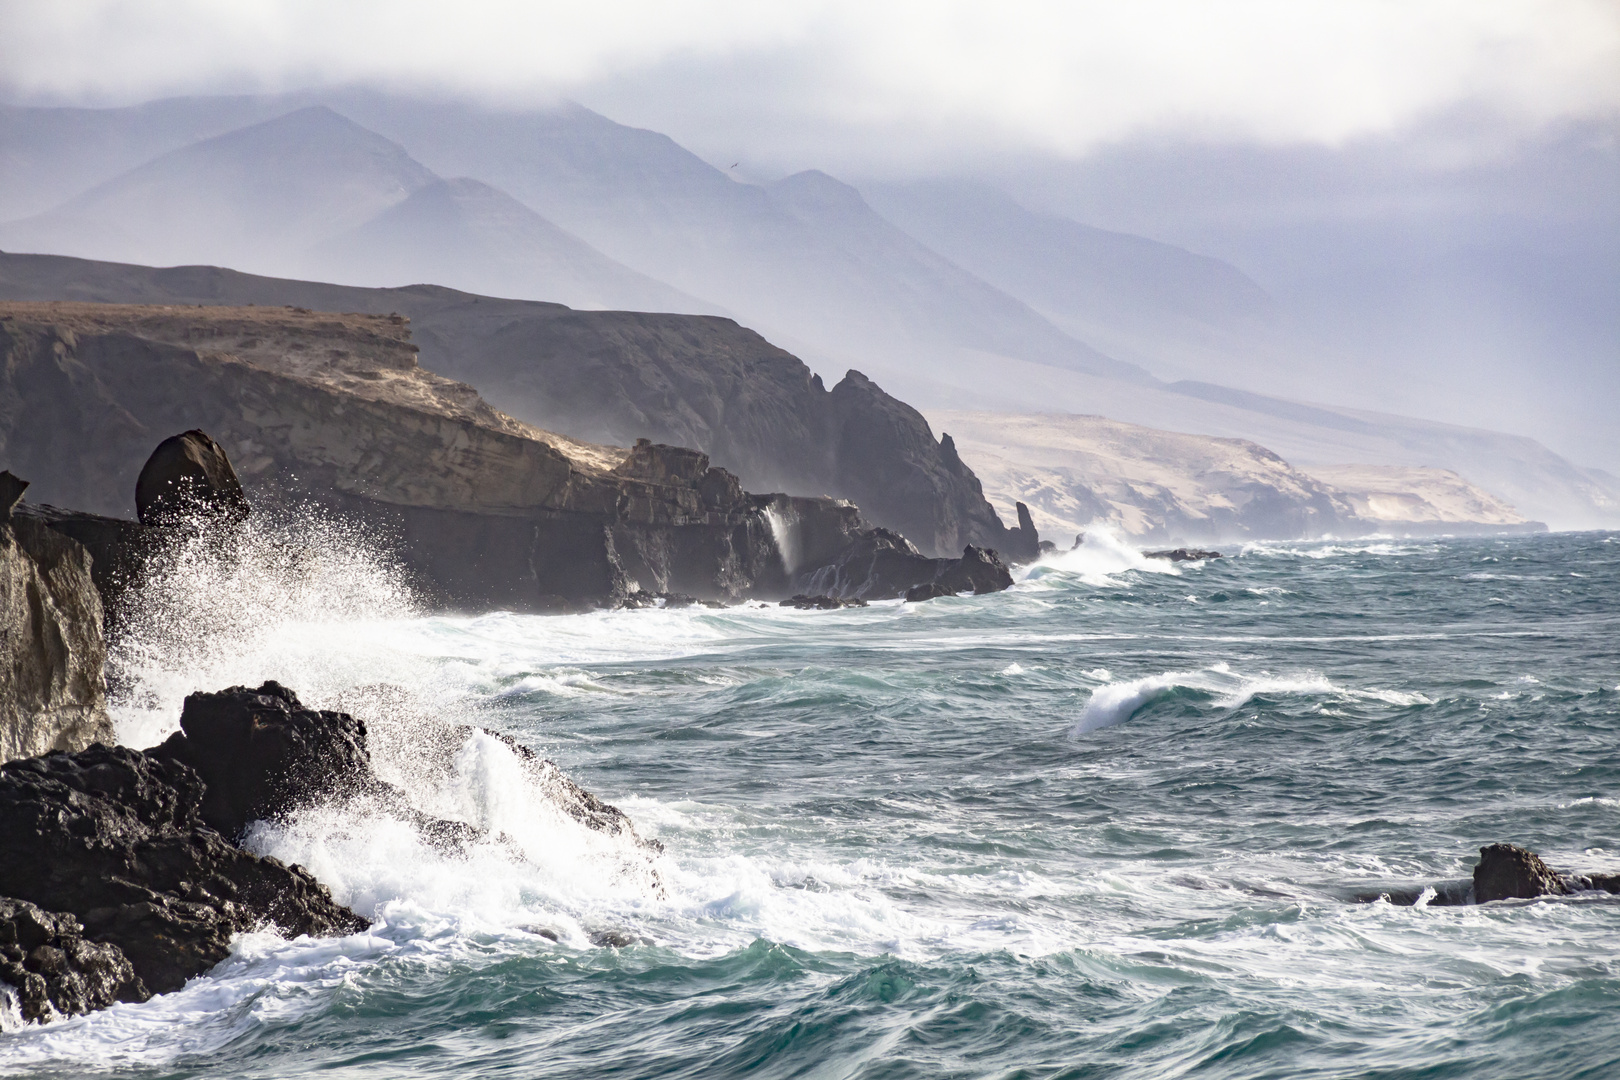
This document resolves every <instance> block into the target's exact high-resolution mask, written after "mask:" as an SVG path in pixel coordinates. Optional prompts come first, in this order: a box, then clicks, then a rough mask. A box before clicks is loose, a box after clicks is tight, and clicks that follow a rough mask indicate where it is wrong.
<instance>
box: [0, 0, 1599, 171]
mask: <svg viewBox="0 0 1620 1080" xmlns="http://www.w3.org/2000/svg"><path fill="white" fill-rule="evenodd" d="M355 81H359V82H371V83H380V84H386V85H391V86H396V87H401V86H403V87H414V88H420V89H424V90H433V91H439V92H443V91H449V92H452V93H456V94H465V95H471V96H477V97H482V98H487V99H494V100H498V101H510V102H512V103H514V104H518V103H522V104H534V103H538V102H540V101H543V100H546V99H547V98H548V97H555V96H570V97H574V98H577V99H579V100H583V101H585V102H586V103H588V104H592V105H593V106H596V107H598V108H601V109H603V110H604V111H607V112H609V113H610V114H611V115H614V116H615V118H617V119H621V120H624V121H627V122H632V123H640V124H645V125H647V126H653V127H657V128H659V129H660V130H666V131H669V132H670V133H671V134H673V135H675V136H676V137H677V138H679V139H682V140H683V141H687V142H689V143H692V144H695V148H699V149H703V150H712V151H713V152H716V153H720V152H723V150H724V149H725V148H729V147H732V146H736V147H738V148H744V147H746V148H747V149H748V150H749V151H750V152H752V153H753V154H754V155H756V157H758V158H760V159H761V160H762V161H768V160H771V159H775V158H782V157H784V156H801V155H802V156H807V157H818V156H819V159H820V160H823V161H825V162H826V163H827V164H829V165H833V166H854V167H861V166H866V167H870V168H875V169H881V168H883V167H884V166H885V163H886V162H888V163H891V164H896V165H903V164H904V163H906V162H908V161H933V162H935V163H938V160H939V159H940V158H952V157H957V156H960V155H963V154H972V153H974V152H975V151H983V150H996V151H1009V150H1011V151H1018V150H1025V151H1034V152H1038V153H1044V154H1053V153H1055V154H1058V155H1062V156H1077V155H1083V154H1084V153H1085V152H1087V151H1088V150H1090V149H1091V148H1093V147H1095V146H1096V145H1097V144H1099V143H1101V142H1110V141H1119V140H1124V139H1129V138H1137V137H1150V138H1157V137H1168V138H1176V139H1180V138H1186V137H1189V136H1190V137H1192V138H1194V139H1196V140H1200V141H1217V142H1262V143H1270V144H1278V143H1299V142H1304V143H1316V144H1326V145H1335V144H1339V143H1342V142H1344V141H1345V140H1350V139H1354V138H1357V137H1365V136H1368V135H1377V134H1379V133H1385V132H1394V131H1398V130H1401V129H1403V128H1406V127H1410V126H1412V125H1414V124H1420V123H1423V122H1425V121H1426V120H1427V119H1428V118H1431V117H1434V116H1436V115H1442V114H1448V113H1457V112H1459V111H1463V112H1471V113H1477V114H1480V115H1488V116H1490V117H1491V118H1492V120H1493V125H1494V126H1495V127H1498V128H1500V127H1506V128H1509V129H1534V128H1536V127H1538V126H1540V125H1543V124H1545V123H1546V122H1548V121H1553V120H1559V119H1567V118H1580V117H1590V116H1594V115H1602V114H1613V113H1615V112H1616V111H1620V3H1616V2H1615V0H1340V2H1336V3H1332V2H1311V0H1227V2H1216V0H1133V2H1129V3H1123V2H1119V0H1107V2H1093V0H1068V2H1055V3H1054V2H1040V0H1022V2H1020V0H999V2H996V3H988V2H978V3H962V2H950V0H917V2H905V0H889V2H882V0H878V2H874V0H797V2H794V0H787V2H770V3H760V2H758V0H698V2H687V3H670V2H668V0H618V2H614V0H594V2H592V3H581V2H579V0H566V2H561V3H554V2H545V0H538V2H537V0H527V2H524V0H458V2H455V3H449V2H445V0H351V2H341V0H5V2H4V3H0V93H3V94H4V95H5V96H6V97H8V98H10V99H11V100H13V101H36V102H44V101H54V102H74V103H86V104H89V103H124V102H134V101H139V100H145V99H148V98H151V97H155V96H160V95H167V94H177V93H192V92H215V91H222V90H265V89H290V88H296V87H303V86H309V85H319V84H332V83H343V82H355ZM823 151H825V152H823ZM829 155H830V156H829ZM852 158H859V159H862V160H851V159H852Z"/></svg>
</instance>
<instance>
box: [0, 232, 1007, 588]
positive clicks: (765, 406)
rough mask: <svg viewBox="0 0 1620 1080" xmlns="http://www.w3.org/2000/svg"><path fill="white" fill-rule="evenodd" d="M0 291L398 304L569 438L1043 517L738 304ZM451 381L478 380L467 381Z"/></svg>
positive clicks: (182, 273) (485, 390) (868, 386)
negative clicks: (815, 366) (714, 307)
mask: <svg viewBox="0 0 1620 1080" xmlns="http://www.w3.org/2000/svg"><path fill="white" fill-rule="evenodd" d="M0 299H8V300H28V301H45V300H61V301H67V300H83V301H98V302H102V303H115V304H168V305H185V306H187V307H188V308H190V309H191V310H193V311H195V306H197V305H207V306H208V307H209V308H213V307H214V306H216V305H220V306H229V305H236V306H245V305H253V304H257V305H261V306H266V305H268V306H272V307H281V306H285V305H291V306H294V307H299V308H308V309H313V310H317V311H348V312H366V313H371V314H374V315H383V316H390V315H393V314H398V315H400V316H403V317H406V318H408V319H409V320H410V329H411V331H412V335H411V340H412V342H414V344H415V345H417V346H419V347H420V349H421V354H420V359H421V362H422V363H423V364H424V365H425V366H426V367H427V368H428V369H431V370H432V371H435V372H439V373H442V374H443V375H446V376H450V377H451V378H453V379H458V380H464V381H465V382H467V383H472V384H473V385H476V386H477V387H478V390H479V393H481V394H482V395H483V398H484V399H487V401H488V402H489V403H490V405H491V406H493V408H494V409H499V410H501V412H502V413H503V414H505V415H507V416H509V417H516V418H517V419H518V420H520V421H526V422H528V424H535V425H538V426H539V427H540V428H541V429H543V430H546V431H548V432H551V433H553V434H551V435H548V438H550V439H551V440H553V442H554V444H557V445H559V446H560V445H562V444H563V443H567V442H570V441H572V440H586V441H591V442H598V443H620V444H628V443H629V442H631V441H632V440H634V439H637V438H649V439H651V440H652V441H654V442H661V443H666V444H670V445H678V446H688V447H692V448H694V449H697V450H700V451H703V452H704V453H706V454H708V455H709V456H710V458H711V463H712V464H713V465H715V466H718V467H721V468H724V469H726V470H727V471H729V472H731V473H733V474H734V475H736V476H737V477H738V478H739V480H740V482H741V484H742V486H743V487H744V488H745V489H748V490H752V491H786V492H789V493H792V494H795V495H800V496H820V495H826V496H829V497H831V498H834V499H842V500H847V501H851V502H854V503H855V504H856V505H858V506H859V507H860V508H861V514H862V517H863V518H864V519H865V520H867V521H868V522H870V523H872V524H874V525H878V526H882V527H885V528H889V529H892V530H895V531H898V532H900V533H903V534H904V535H906V536H907V537H908V538H910V539H911V540H912V541H913V542H914V543H915V544H916V545H917V546H918V548H919V549H921V550H922V551H923V553H924V554H929V555H940V556H953V557H954V556H956V555H959V554H960V553H961V550H962V548H963V547H964V546H966V545H968V544H974V545H980V546H987V547H991V548H994V549H996V550H998V551H1000V552H1001V553H1002V554H1004V555H1006V556H1007V557H1008V558H1010V559H1014V560H1020V561H1024V560H1030V559H1033V558H1034V557H1035V556H1036V554H1037V538H1036V537H1035V536H1034V533H1033V530H1028V531H1025V530H1021V529H1020V528H1018V527H1016V526H1014V527H1011V528H1009V527H1007V526H1005V525H1004V524H1003V523H1002V521H1001V519H1000V518H999V517H998V516H997V513H996V511H995V509H994V508H993V507H992V506H991V504H990V503H989V502H988V501H987V500H986V498H985V496H984V492H983V490H982V488H981V487H980V484H979V481H978V479H977V477H975V476H974V475H973V471H972V469H970V468H969V467H968V466H967V465H966V464H965V463H964V462H963V461H962V460H961V458H960V457H959V456H958V455H957V454H956V451H955V446H954V444H953V443H952V442H951V440H950V438H949V437H948V436H940V437H937V438H936V437H935V435H934V433H933V431H932V430H931V429H930V427H929V425H928V421H927V420H926V419H925V418H924V417H923V416H922V414H921V413H919V412H918V411H917V410H916V409H914V408H912V407H911V406H909V405H907V404H905V403H904V402H902V401H900V400H898V399H896V398H894V397H892V396H891V395H889V394H887V393H885V392H884V391H883V390H882V389H881V388H880V387H878V386H877V385H876V384H875V383H873V382H872V381H871V380H869V379H867V378H866V377H865V376H864V375H861V374H860V373H859V372H850V373H849V374H847V375H846V376H845V377H844V378H843V380H842V381H841V382H839V383H838V384H837V385H835V386H834V387H833V388H832V389H831V390H828V389H826V388H825V386H824V385H823V382H822V380H821V378H820V377H819V376H816V375H815V374H813V373H812V372H811V370H810V368H809V367H808V366H807V365H806V364H805V363H804V362H803V361H802V360H800V359H799V358H798V357H796V356H794V355H793V354H791V353H789V352H787V351H785V350H783V349H780V348H777V347H776V346H774V345H772V344H771V343H770V342H768V341H766V340H765V339H764V338H763V337H761V336H760V335H758V334H757V333H755V332H753V331H752V330H749V329H747V328H745V327H742V326H739V325H738V324H737V323H736V322H734V321H732V320H730V319H725V318H719V317H714V316H697V315H667V314H645V313H638V312H623V311H575V310H572V309H570V308H567V307H564V306H562V305H561V304H548V303H542V302H538V301H526V300H503V299H497V298H493V297H488V296H477V295H473V294H470V293H464V292H458V291H456V290H454V289H446V288H442V287H439V286H434V285H412V286H408V287H405V288H396V289H367V288H356V287H350V286H341V285H330V284H323V283H319V282H308V281H295V280H288V279H281V278H270V277H259V276H255V275H251V274H243V273H239V272H236V271H233V270H225V269H221V268H218V267H211V266H185V267H173V268H168V269H157V268H153V267H145V266H130V265H123V264H118V263H107V262H96V261H91V260H86V259H73V258H66V257H62V256H53V255H18V254H8V253H0ZM328 318H330V317H328ZM238 344H240V342H238ZM199 347H201V344H200V343H199ZM341 347H344V348H347V346H341ZM444 382H448V380H441V383H444ZM440 390H441V391H442V392H451V391H450V390H449V388H448V387H444V386H441V387H440ZM456 395H464V396H465V397H466V398H467V399H473V398H477V396H478V394H475V393H474V392H473V391H471V390H470V389H468V388H467V387H465V386H462V387H460V388H459V390H456V391H454V392H452V396H456ZM491 411H493V409H492V410H491ZM170 426H171V427H172V425H170ZM190 426H195V425H194V424H193V423H191V422H186V423H182V424H180V425H179V427H177V428H173V429H174V430H179V429H180V428H184V427H190ZM204 426H207V425H204ZM520 426H522V427H525V428H526V427H527V424H524V425H520ZM531 430H532V429H531ZM558 432H566V433H567V436H571V437H572V440H570V439H569V438H568V437H566V436H564V435H562V434H556V433H558ZM216 434H218V433H217V432H216ZM247 478H248V474H247V473H246V472H244V479H247ZM41 483H42V484H43V483H44V480H43V475H42V474H41ZM118 490H120V491H122V490H123V488H119V489H118ZM53 497H56V498H60V499H63V500H66V501H71V499H70V498H69V497H68V496H65V495H64V496H57V495H55V493H54V491H53ZM74 505H80V504H79V503H75V504H74Z"/></svg>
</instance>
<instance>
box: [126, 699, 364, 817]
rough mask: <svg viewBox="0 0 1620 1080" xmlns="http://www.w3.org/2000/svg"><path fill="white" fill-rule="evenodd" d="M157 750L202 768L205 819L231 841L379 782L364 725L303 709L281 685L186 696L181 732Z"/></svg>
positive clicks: (345, 717) (349, 718)
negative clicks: (266, 821) (256, 825)
mask: <svg viewBox="0 0 1620 1080" xmlns="http://www.w3.org/2000/svg"><path fill="white" fill-rule="evenodd" d="M152 753H153V755H155V756H158V757H168V758H173V759H174V760H176V761H181V762H184V763H185V764H186V765H189V766H190V767H191V768H193V769H195V770H196V771H197V775H198V776H200V777H201V778H202V781H203V784H204V785H206V788H207V790H206V793H205V794H204V795H203V799H202V804H201V807H200V810H199V812H200V814H201V817H202V819H203V821H205V822H207V823H208V825H209V827H211V828H213V829H216V830H217V831H219V832H220V833H223V834H224V835H225V836H227V837H231V838H236V837H239V836H241V835H242V833H243V832H244V831H246V829H247V827H248V825H249V824H251V823H252V822H254V821H258V820H259V819H261V818H275V817H280V816H282V815H284V814H286V813H287V812H288V811H289V810H292V809H295V808H296V807H298V806H300V805H303V804H306V803H310V802H313V801H316V800H318V799H322V798H331V797H336V796H342V795H347V794H353V793H355V792H358V791H361V790H366V789H369V788H372V787H374V786H376V784H377V783H378V781H377V778H376V777H375V775H373V773H372V769H371V756H370V754H369V753H368V752H367V750H366V726H365V724H363V723H361V722H360V721H359V720H356V719H355V718H354V717H352V716H350V715H349V714H348V713H341V712H332V711H330V710H315V709H306V708H304V706H303V705H302V704H301V703H300V702H299V700H298V696H297V695H296V694H294V693H293V692H292V691H291V690H289V689H287V688H286V687H285V686H282V685H281V684H280V683H277V682H266V683H265V684H264V685H262V686H260V687H259V688H258V689H256V690H250V689H248V688H247V687H245V686H233V687H231V688H230V689H228V690H221V691H219V692H218V693H196V694H191V695H188V696H187V697H186V701H185V705H184V707H183V708H182V709H181V712H180V730H179V731H177V732H175V733H174V734H173V735H171V736H169V738H168V739H167V740H166V741H165V742H164V743H163V745H162V746H159V747H158V748H156V749H155V750H153V751H152Z"/></svg>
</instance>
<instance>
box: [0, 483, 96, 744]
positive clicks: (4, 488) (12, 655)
mask: <svg viewBox="0 0 1620 1080" xmlns="http://www.w3.org/2000/svg"><path fill="white" fill-rule="evenodd" d="M27 486H28V484H27V482H26V481H24V480H21V479H18V478H17V477H15V476H13V475H12V474H11V473H9V472H0V761H8V760H11V759H14V758H20V757H29V756H31V755H34V754H42V753H45V752H47V751H50V750H79V749H82V748H84V747H86V746H89V745H90V744H91V743H92V742H95V741H97V740H106V741H111V739H112V721H111V720H110V719H109V718H108V716H107V684H106V680H105V677H104V675H103V673H102V666H103V664H104V663H105V662H106V658H107V646H106V641H105V639H104V638H103V636H102V608H101V595H100V593H99V592H98V591H97V590H96V586H95V583H94V582H93V581H92V579H91V573H90V571H91V562H90V556H89V554H88V553H87V552H86V551H85V549H84V548H83V547H81V546H80V545H79V544H78V543H76V542H75V541H73V540H71V539H69V538H68V537H66V536H64V535H62V534H61V533H58V532H56V531H54V530H53V529H50V528H48V527H46V526H44V525H42V524H40V523H39V522H37V521H34V520H32V519H30V518H28V517H24V516H21V515H18V514H16V513H15V512H14V511H15V509H16V506H17V503H18V502H19V501H20V500H21V499H22V494H23V490H24V489H25V488H27Z"/></svg>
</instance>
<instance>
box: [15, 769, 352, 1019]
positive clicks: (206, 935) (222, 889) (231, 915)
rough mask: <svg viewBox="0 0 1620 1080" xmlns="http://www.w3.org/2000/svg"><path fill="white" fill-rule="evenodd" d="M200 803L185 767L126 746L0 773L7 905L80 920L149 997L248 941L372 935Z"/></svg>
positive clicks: (301, 874) (196, 783)
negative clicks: (267, 929)
mask: <svg viewBox="0 0 1620 1080" xmlns="http://www.w3.org/2000/svg"><path fill="white" fill-rule="evenodd" d="M203 797H204V787H203V782H202V780H201V779H200V778H199V777H198V775H197V773H196V772H195V771H194V770H192V769H191V768H189V767H188V766H186V765H184V764H182V763H181V762H179V761H177V760H175V759H173V758H170V757H164V756H160V755H156V754H143V753H141V752H139V751H136V750H130V749H127V748H124V747H108V746H103V745H100V744H97V745H95V746H91V747H90V748H89V749H87V750H81V751H79V752H77V753H74V754H65V753H54V754H46V755H44V756H42V757H35V758H29V759H27V760H24V761H13V762H10V763H8V764H6V765H4V766H0V896H9V897H15V898H18V899H21V900H26V901H28V902H29V903H32V904H36V905H38V906H39V907H41V908H43V909H45V910H47V911H53V912H70V913H72V914H73V915H74V916H75V917H76V918H77V919H78V920H79V921H80V922H81V923H83V925H84V930H85V936H86V937H88V938H90V939H91V940H93V941H96V942H102V943H106V944H111V945H115V946H117V947H118V948H119V949H120V950H121V951H122V952H123V953H124V955H125V956H127V957H128V958H129V961H130V963H131V964H132V965H133V967H134V970H135V974H136V975H138V976H139V977H140V979H141V981H142V982H143V983H144V984H145V986H146V987H147V988H148V989H150V990H151V991H153V992H154V993H166V992H168V991H170V990H176V989H178V988H179V987H180V986H181V985H183V984H184V983H185V981H186V980H187V979H189V978H192V977H193V976H195V975H199V974H201V973H202V972H204V971H206V970H208V969H209V968H210V967H213V966H214V965H215V964H217V963H219V962H220V961H221V960H223V959H224V958H225V957H226V956H227V955H228V954H229V952H230V941H231V937H232V936H233V935H234V934H236V933H239V932H241V931H245V930H251V929H256V928H258V927H261V926H265V925H269V924H274V925H275V926H277V927H278V928H280V929H281V931H282V932H284V933H287V934H329V933H351V932H355V931H358V930H361V929H364V928H365V926H366V925H367V922H366V920H364V919H362V918H360V917H359V916H357V915H355V913H354V912H352V911H350V910H349V909H348V908H345V907H343V906H342V905H340V904H338V903H336V902H335V901H333V899H332V897H331V894H330V893H328V892H327V890H326V888H325V886H323V885H321V884H320V883H319V882H317V881H316V880H315V879H314V878H312V877H311V876H310V875H309V874H308V873H306V872H305V871H304V870H302V869H300V868H298V867H296V866H287V865H285V864H283V863H281V862H280V861H278V860H276V859H272V858H267V857H263V856H259V855H254V854H252V853H251V852H247V851H244V850H242V849H241V848H238V847H236V846H235V845H233V844H231V843H230V842H229V841H227V840H226V839H225V838H224V837H223V836H221V835H220V834H219V833H218V832H216V831H215V830H213V829H212V828H210V827H208V825H207V824H206V823H205V822H204V821H203V819H202V816H201V811H202V802H203Z"/></svg>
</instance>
